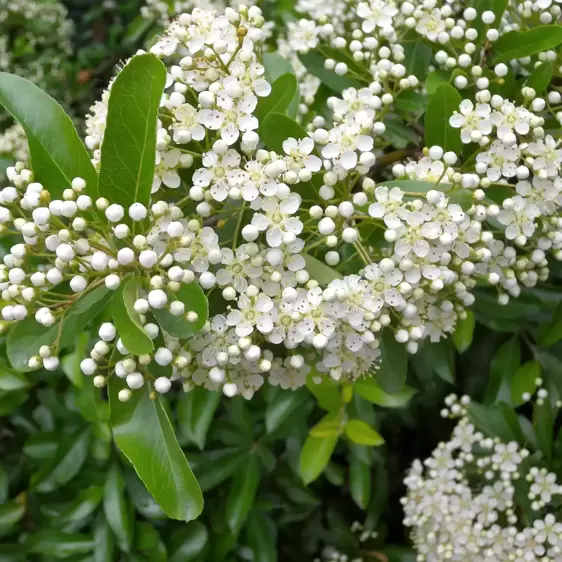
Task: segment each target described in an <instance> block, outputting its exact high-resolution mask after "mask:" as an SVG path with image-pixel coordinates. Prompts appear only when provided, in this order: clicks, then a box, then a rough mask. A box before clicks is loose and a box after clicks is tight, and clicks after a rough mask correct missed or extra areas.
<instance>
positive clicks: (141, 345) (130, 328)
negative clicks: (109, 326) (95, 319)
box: [112, 277, 154, 355]
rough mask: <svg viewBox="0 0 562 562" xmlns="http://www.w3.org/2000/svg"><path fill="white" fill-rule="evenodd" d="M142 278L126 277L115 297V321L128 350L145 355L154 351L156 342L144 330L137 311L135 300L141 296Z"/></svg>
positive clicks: (113, 308)
mask: <svg viewBox="0 0 562 562" xmlns="http://www.w3.org/2000/svg"><path fill="white" fill-rule="evenodd" d="M141 284H142V279H141V278H140V277H131V278H129V279H125V280H124V281H123V282H122V283H121V286H120V287H119V288H118V289H117V291H116V294H115V296H114V298H113V305H112V313H113V322H114V324H115V328H117V333H118V334H119V337H120V338H121V341H122V342H123V345H124V346H125V347H126V348H127V350H128V351H130V352H131V353H134V354H135V355H145V354H149V353H152V352H153V351H154V344H153V343H152V340H151V339H150V337H149V336H148V334H147V333H146V332H145V331H144V330H143V328H142V324H141V320H140V316H139V314H138V312H135V309H134V306H135V302H136V301H137V299H138V298H139V290H140V288H141Z"/></svg>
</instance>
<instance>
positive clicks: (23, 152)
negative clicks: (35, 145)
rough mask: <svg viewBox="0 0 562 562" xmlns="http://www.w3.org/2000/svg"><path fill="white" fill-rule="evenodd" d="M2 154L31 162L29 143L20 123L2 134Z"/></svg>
mask: <svg viewBox="0 0 562 562" xmlns="http://www.w3.org/2000/svg"><path fill="white" fill-rule="evenodd" d="M0 154H2V155H3V156H6V157H10V158H13V159H14V160H16V161H18V162H29V145H28V144H27V137H26V136H25V131H24V130H23V127H22V126H21V125H20V124H19V123H15V124H14V125H12V126H11V127H8V128H7V129H6V130H5V131H4V132H3V133H2V134H0Z"/></svg>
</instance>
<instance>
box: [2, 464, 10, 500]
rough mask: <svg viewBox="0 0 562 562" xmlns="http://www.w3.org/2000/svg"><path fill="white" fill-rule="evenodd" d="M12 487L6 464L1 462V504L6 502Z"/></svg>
mask: <svg viewBox="0 0 562 562" xmlns="http://www.w3.org/2000/svg"><path fill="white" fill-rule="evenodd" d="M9 489H10V479H9V477H8V472H7V470H6V468H5V467H4V465H2V464H0V504H2V503H4V502H5V501H6V499H7V498H8V491H9Z"/></svg>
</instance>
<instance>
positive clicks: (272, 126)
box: [259, 111, 308, 154]
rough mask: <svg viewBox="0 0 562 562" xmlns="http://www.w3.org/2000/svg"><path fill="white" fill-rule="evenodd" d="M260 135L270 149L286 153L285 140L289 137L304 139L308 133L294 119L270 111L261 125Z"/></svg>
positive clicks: (278, 152)
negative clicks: (284, 149)
mask: <svg viewBox="0 0 562 562" xmlns="http://www.w3.org/2000/svg"><path fill="white" fill-rule="evenodd" d="M259 135H260V138H261V140H263V142H264V143H265V146H266V147H267V148H268V150H274V151H275V152H277V154H284V152H283V142H284V141H285V140H286V139H288V138H294V139H297V140H298V139H304V138H306V137H308V133H307V132H306V131H305V130H304V129H303V128H302V127H301V126H300V125H299V124H298V123H297V122H296V121H294V120H293V119H291V118H290V117H289V116H287V115H283V114H282V113H276V112H275V111H272V112H271V113H268V114H267V115H266V117H265V119H264V120H263V122H262V123H261V125H260V128H259Z"/></svg>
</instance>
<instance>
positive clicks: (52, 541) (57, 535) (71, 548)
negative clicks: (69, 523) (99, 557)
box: [26, 529, 94, 558]
mask: <svg viewBox="0 0 562 562" xmlns="http://www.w3.org/2000/svg"><path fill="white" fill-rule="evenodd" d="M26 546H27V549H28V551H29V552H30V553H31V554H42V555H43V556H53V557H55V558H70V557H71V556H76V555H78V554H86V553H88V552H92V550H93V549H94V540H93V538H92V537H91V536H90V535H85V534H82V533H64V532H63V531H57V530H56V529H41V530H40V531H38V532H37V533H35V534H33V535H30V536H29V538H28V539H27V542H26Z"/></svg>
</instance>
